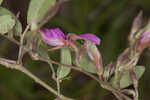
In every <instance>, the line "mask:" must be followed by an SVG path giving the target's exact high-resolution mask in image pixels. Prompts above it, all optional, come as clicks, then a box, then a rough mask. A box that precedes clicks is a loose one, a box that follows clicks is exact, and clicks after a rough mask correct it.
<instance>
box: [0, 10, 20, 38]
mask: <svg viewBox="0 0 150 100" xmlns="http://www.w3.org/2000/svg"><path fill="white" fill-rule="evenodd" d="M6 14H7V15H11V16H12V17H13V19H15V21H16V22H15V25H14V28H13V33H14V35H17V36H19V35H20V34H21V32H22V25H21V23H20V21H19V20H17V18H16V17H15V15H14V14H13V13H11V12H10V11H9V10H7V9H5V8H3V7H0V16H1V15H6Z"/></svg>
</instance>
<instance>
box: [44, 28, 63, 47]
mask: <svg viewBox="0 0 150 100" xmlns="http://www.w3.org/2000/svg"><path fill="white" fill-rule="evenodd" d="M41 36H42V39H43V41H44V42H46V43H47V44H48V45H51V46H60V45H64V41H65V40H66V38H65V35H64V33H63V32H62V31H61V30H60V29H59V28H55V29H42V30H41Z"/></svg>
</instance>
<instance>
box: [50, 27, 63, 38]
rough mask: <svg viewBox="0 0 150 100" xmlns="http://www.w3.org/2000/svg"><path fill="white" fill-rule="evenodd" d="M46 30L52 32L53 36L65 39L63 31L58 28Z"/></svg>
mask: <svg viewBox="0 0 150 100" xmlns="http://www.w3.org/2000/svg"><path fill="white" fill-rule="evenodd" d="M48 31H49V32H50V33H51V34H52V36H53V37H56V38H60V39H65V35H64V33H63V32H62V31H61V30H60V29H59V28H55V29H49V30H48Z"/></svg>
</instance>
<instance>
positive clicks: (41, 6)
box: [27, 0, 56, 24]
mask: <svg viewBox="0 0 150 100" xmlns="http://www.w3.org/2000/svg"><path fill="white" fill-rule="evenodd" d="M55 2H56V0H31V1H30V5H29V9H28V15H27V22H28V24H30V23H32V22H34V23H38V22H40V21H41V20H42V18H43V17H44V16H45V14H46V13H47V12H48V11H49V10H50V8H51V7H52V6H53V5H54V4H55Z"/></svg>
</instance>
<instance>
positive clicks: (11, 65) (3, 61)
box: [0, 58, 73, 100]
mask: <svg viewBox="0 0 150 100" xmlns="http://www.w3.org/2000/svg"><path fill="white" fill-rule="evenodd" d="M0 64H2V65H4V66H5V67H7V68H11V69H16V70H18V71H21V72H23V73H24V74H26V75H27V76H29V77H30V78H31V79H33V80H34V81H35V82H36V83H38V84H40V85H41V86H43V87H44V88H46V89H47V90H48V91H50V92H52V93H53V94H55V95H57V96H58V97H60V98H62V99H63V100H73V99H71V98H68V97H65V96H63V95H61V94H59V93H58V92H57V91H55V90H54V89H53V88H52V87H50V86H49V85H47V84H46V83H45V82H43V81H42V80H40V79H39V78H38V77H36V76H35V75H33V74H32V73H31V72H30V71H28V70H27V69H26V68H25V67H23V66H22V65H18V64H16V61H13V60H8V59H3V58H0Z"/></svg>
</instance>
